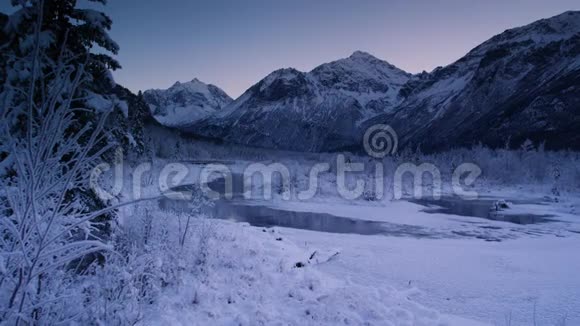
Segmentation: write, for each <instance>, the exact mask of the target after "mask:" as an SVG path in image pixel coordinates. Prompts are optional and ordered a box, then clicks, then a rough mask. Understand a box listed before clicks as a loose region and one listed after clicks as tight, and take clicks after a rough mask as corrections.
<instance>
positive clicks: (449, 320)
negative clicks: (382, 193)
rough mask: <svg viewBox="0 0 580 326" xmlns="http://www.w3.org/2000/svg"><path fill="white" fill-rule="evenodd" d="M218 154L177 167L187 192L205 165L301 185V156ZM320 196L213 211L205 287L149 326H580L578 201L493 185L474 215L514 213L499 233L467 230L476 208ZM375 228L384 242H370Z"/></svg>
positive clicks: (485, 223) (179, 294)
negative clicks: (183, 171) (274, 173)
mask: <svg viewBox="0 0 580 326" xmlns="http://www.w3.org/2000/svg"><path fill="white" fill-rule="evenodd" d="M202 147H203V146H202ZM198 150H199V149H198ZM220 150H223V149H219V147H213V146H209V147H208V148H207V151H205V152H202V155H200V156H201V159H200V158H197V159H181V160H180V162H184V164H188V167H189V171H190V174H189V175H188V177H187V178H186V179H184V180H182V182H181V184H184V185H187V184H193V183H196V180H199V176H198V173H199V170H201V169H202V168H203V166H204V164H208V163H209V162H214V163H216V162H219V163H223V164H226V165H228V166H229V167H230V168H231V170H232V172H233V173H235V174H237V173H241V171H243V170H244V168H245V167H246V166H247V165H248V164H250V163H253V162H270V163H271V162H274V161H276V160H275V159H274V158H273V157H276V159H278V160H281V161H283V162H284V163H285V164H286V165H288V166H292V172H295V171H304V170H305V169H306V167H307V166H308V164H309V163H307V162H308V160H305V159H303V158H296V157H293V156H292V155H293V154H292V153H289V154H288V153H275V154H272V152H270V153H268V152H266V154H263V155H264V156H267V158H266V157H258V159H257V160H251V159H248V157H253V156H254V152H259V150H252V149H247V151H248V152H245V151H246V150H245V149H238V152H239V153H244V154H238V155H237V156H233V157H227V158H226V157H225V156H224V155H220V154H219V151H220ZM210 152H211V154H210ZM204 155H205V157H204ZM169 161H170V160H169ZM165 163H167V159H164V160H159V162H156V165H157V164H158V165H159V166H162V165H163V164H165ZM234 180H235V178H234ZM296 182H297V183H300V180H298V181H296ZM321 182H322V187H321V195H320V196H316V197H315V198H312V199H311V200H308V201H299V200H295V199H292V200H283V199H282V196H281V195H280V194H279V193H276V192H275V194H274V198H273V199H270V200H263V199H261V198H257V199H250V200H248V199H241V198H235V199H234V200H233V201H223V200H220V201H217V202H215V203H214V209H212V210H210V213H208V217H213V218H216V217H217V218H218V219H211V220H210V221H211V222H210V223H214V224H215V226H216V227H215V228H214V229H215V231H214V232H215V234H214V236H212V241H211V245H209V246H208V247H209V248H210V249H209V250H210V251H212V252H213V254H209V255H208V257H210V258H209V260H208V262H209V264H208V268H207V274H206V276H205V277H206V279H205V280H204V281H203V282H201V284H200V282H199V279H198V277H199V276H195V277H194V276H192V277H191V279H190V280H188V279H187V278H185V279H184V281H183V282H184V285H183V286H180V287H179V288H178V289H175V293H172V292H166V293H165V294H164V299H163V300H162V304H161V306H160V307H159V310H156V311H151V312H150V313H149V315H150V318H147V319H148V323H147V324H167V323H171V324H182V325H189V324H192V323H193V324H200V325H203V324H206V323H214V322H217V323H218V324H232V325H234V324H235V325H238V324H241V325H255V324H264V325H269V324H280V325H286V324H292V325H294V324H328V325H336V324H344V325H349V324H354V325H357V324H364V323H368V324H372V325H385V324H389V322H390V324H392V325H576V324H579V323H580V309H578V308H577V307H580V277H578V275H577V271H578V270H580V260H579V259H578V258H577V257H578V253H577V248H579V246H580V223H579V222H580V217H579V216H578V213H577V207H579V205H580V200H578V198H580V197H579V196H577V193H574V192H571V191H566V192H563V193H562V194H558V196H557V197H554V196H553V194H552V193H551V192H550V191H551V190H550V187H549V186H551V185H549V186H544V185H542V184H530V185H529V186H525V187H524V186H522V185H513V186H509V185H497V184H496V183H493V182H491V181H489V180H487V181H486V182H484V183H481V184H478V185H476V187H475V188H474V189H475V190H477V191H478V193H480V198H479V201H475V202H477V203H483V204H485V205H490V204H489V203H493V202H496V201H499V202H503V201H504V200H505V201H506V202H507V204H508V207H507V208H504V209H502V210H501V216H500V217H498V218H497V219H496V220H493V219H488V218H483V217H481V216H479V217H478V216H476V215H477V214H475V215H474V216H469V215H470V212H472V210H470V208H469V204H468V205H467V208H465V207H463V209H462V210H460V211H453V209H452V210H451V211H446V210H444V209H443V208H445V206H446V205H445V204H444V203H441V202H440V204H441V207H439V206H438V205H437V202H431V201H428V202H417V201H413V200H392V199H391V198H389V197H388V196H386V198H384V199H382V200H371V201H368V200H363V199H358V200H345V199H342V198H340V197H339V196H337V195H336V194H335V193H333V192H332V191H330V190H329V189H330V188H331V185H332V183H333V182H334V180H333V179H332V177H331V176H330V175H323V176H322V177H321ZM260 187H261V185H259V186H258V188H260ZM234 188H236V187H234ZM274 189H276V186H274ZM447 190H448V189H444V191H447ZM258 192H259V191H258ZM449 198H450V197H449V196H447V195H446V192H444V194H443V200H444V201H445V200H447V199H449ZM485 207H487V206H485ZM163 208H164V209H167V207H165V206H164V207H163ZM216 208H217V209H216ZM172 209H173V208H170V209H169V211H171V210H172ZM442 209H443V210H442ZM169 211H168V212H169ZM164 212H166V211H159V212H158V214H168V213H164ZM335 217H338V218H344V219H343V220H336V221H335V220H333V218H335ZM305 221H312V222H310V223H309V222H305ZM353 221H355V222H353ZM357 221H358V222H357ZM333 223H334V224H333ZM349 223H351V224H352V225H356V227H353V228H352V230H351V229H349V226H348V225H349ZM366 223H370V224H368V225H367V224H366ZM281 225H282V226H281ZM344 225H346V226H344ZM376 225H381V226H384V228H383V229H381V230H380V231H379V232H374V231H373V230H374V229H372V228H374V227H375V226H376ZM369 228H371V229H370V230H371V232H369V234H364V233H365V232H367V231H368V230H369ZM335 230H338V231H335ZM361 230H364V232H360V231H361ZM358 233H363V234H358ZM191 302H195V304H193V305H190V304H189V303H191Z"/></svg>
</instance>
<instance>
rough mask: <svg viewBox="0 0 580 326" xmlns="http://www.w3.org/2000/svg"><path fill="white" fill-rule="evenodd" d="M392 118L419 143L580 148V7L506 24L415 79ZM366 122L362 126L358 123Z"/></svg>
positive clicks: (386, 117) (403, 140)
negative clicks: (514, 25)
mask: <svg viewBox="0 0 580 326" xmlns="http://www.w3.org/2000/svg"><path fill="white" fill-rule="evenodd" d="M401 95H402V96H405V100H404V101H403V102H402V104H401V105H399V106H398V107H397V108H396V109H395V110H393V111H391V112H387V113H385V114H382V115H379V116H377V117H375V118H372V119H370V120H369V121H366V122H365V123H364V124H363V127H368V126H371V125H373V124H376V123H387V124H389V125H391V126H392V127H393V128H394V129H395V130H396V132H397V133H398V135H399V138H400V139H399V140H400V144H403V145H404V144H409V145H411V144H412V145H413V146H415V145H419V144H420V145H421V147H422V148H423V149H424V150H429V151H430V150H437V149H444V148H449V147H458V146H470V145H473V144H476V143H479V142H482V143H484V144H486V145H489V146H504V145H505V144H508V143H509V145H510V146H512V147H517V146H519V145H520V144H522V143H523V142H524V141H525V140H526V139H531V140H533V141H535V142H536V144H537V143H539V142H543V141H545V142H546V146H547V147H551V148H569V147H572V148H576V149H578V148H580V133H579V132H578V130H580V12H566V13H563V14H561V15H558V16H555V17H552V18H549V19H542V20H539V21H537V22H534V23H532V24H530V25H527V26H524V27H519V28H514V29H510V30H507V31H505V32H503V33H501V34H499V35H497V36H495V37H493V38H491V39H490V40H488V41H486V42H484V43H483V44H481V45H479V46H478V47H476V48H475V49H473V50H472V51H471V52H469V53H468V54H467V55H466V56H465V57H463V58H461V59H459V60H458V61H456V62H455V63H453V64H451V65H448V66H446V67H440V68H437V69H435V70H434V71H433V72H431V73H429V74H422V75H417V76H414V78H412V79H411V80H410V81H409V82H408V83H407V85H405V86H404V87H403V90H402V92H401ZM363 129H364V128H363Z"/></svg>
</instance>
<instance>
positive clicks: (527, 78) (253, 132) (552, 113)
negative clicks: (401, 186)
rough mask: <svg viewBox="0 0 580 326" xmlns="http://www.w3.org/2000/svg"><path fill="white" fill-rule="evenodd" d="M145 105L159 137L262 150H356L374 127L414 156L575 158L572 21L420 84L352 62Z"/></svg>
mask: <svg viewBox="0 0 580 326" xmlns="http://www.w3.org/2000/svg"><path fill="white" fill-rule="evenodd" d="M145 100H146V101H147V102H148V104H149V105H150V107H151V109H152V112H153V115H154V116H155V118H156V119H157V120H158V121H159V122H160V123H162V124H164V125H166V126H170V127H176V128H179V129H180V130H183V131H185V132H189V133H193V134H196V135H200V136H205V137H211V138H219V139H222V140H225V141H227V142H233V143H239V144H245V145H251V146H259V147H268V148H279V149H288V150H298V151H331V150H339V149H347V148H360V145H361V138H362V134H363V133H364V131H365V130H366V128H368V127H369V126H372V125H374V124H377V123H381V124H388V125H390V126H392V127H393V128H394V129H395V131H396V132H397V134H398V136H399V140H400V144H401V145H403V146H404V145H412V146H417V145H421V148H422V149H423V150H426V151H429V150H436V149H445V148H449V147H458V146H470V145H473V144H475V143H479V142H482V143H484V144H486V145H489V146H494V147H497V146H504V145H505V144H506V143H509V145H510V146H512V147H516V146H519V144H521V143H522V142H523V141H524V140H526V139H531V140H533V141H535V142H537V143H539V142H542V141H545V142H546V146H547V147H552V148H567V147H572V148H580V133H578V132H577V131H578V130H580V12H566V13H563V14H561V15H558V16H555V17H552V18H549V19H543V20H540V21H537V22H534V23H532V24H530V25H527V26H524V27H520V28H514V29H510V30H507V31H505V32H503V33H502V34H499V35H497V36H495V37H493V38H491V39H490V40H488V41H486V42H484V43H483V44H481V45H479V46H478V47H476V48H475V49H473V50H472V51H470V52H469V53H468V54H467V55H466V56H464V57H463V58H461V59H459V60H458V61H456V62H454V63H452V64H450V65H448V66H446V67H439V68H437V69H435V70H433V71H432V72H430V73H421V74H417V75H411V74H409V73H407V72H405V71H403V70H401V69H398V68H397V67H395V66H393V65H391V64H390V63H388V62H386V61H382V60H380V59H377V58H375V57H373V56H372V55H370V54H368V53H364V52H360V51H357V52H355V53H353V54H352V55H351V56H350V57H348V58H345V59H341V60H337V61H334V62H330V63H326V64H323V65H320V66H318V67H317V68H315V69H313V70H312V71H310V72H301V71H298V70H295V69H292V68H287V69H280V70H277V71H274V72H272V73H271V74H269V75H268V76H266V77H265V78H264V79H262V80H261V81H259V82H258V83H257V84H255V85H254V86H252V87H251V88H250V89H248V90H247V91H246V92H245V93H244V94H242V95H241V96H240V97H239V98H238V99H236V100H235V101H232V100H231V99H230V98H229V97H228V96H227V95H226V94H225V93H224V92H223V91H221V90H219V88H217V87H215V86H213V85H205V84H203V83H202V82H199V81H197V80H194V81H192V82H190V83H185V84H179V83H178V84H176V85H174V86H172V87H171V88H170V89H168V90H166V91H160V90H154V91H147V92H145Z"/></svg>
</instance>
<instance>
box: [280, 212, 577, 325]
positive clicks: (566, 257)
mask: <svg viewBox="0 0 580 326" xmlns="http://www.w3.org/2000/svg"><path fill="white" fill-rule="evenodd" d="M289 208H290V205H288V206H285V207H284V209H289ZM300 209H301V210H306V209H310V210H311V211H316V212H328V213H332V214H335V215H338V216H351V217H352V216H355V215H357V211H358V213H359V216H361V217H363V218H374V217H377V216H382V217H383V218H381V220H383V221H390V222H396V223H409V224H412V225H425V226H428V227H429V228H432V229H434V230H435V231H441V229H448V228H450V227H451V225H452V224H453V223H455V225H457V226H460V225H461V224H463V222H464V221H467V220H470V219H472V220H474V221H476V220H477V218H467V217H459V216H443V215H442V214H427V213H423V212H420V210H419V209H420V208H418V207H415V205H414V204H410V203H403V202H396V203H393V205H392V213H393V214H390V213H391V207H389V206H388V205H387V206H379V207H377V206H373V207H360V206H354V207H346V206H337V205H336V204H334V205H328V206H326V207H323V205H312V206H310V207H305V206H304V205H303V206H302V207H301V208H300ZM386 212H389V213H386ZM386 215H388V216H393V218H384V216H386ZM454 220H455V221H454ZM479 220H481V219H479ZM486 222H487V221H486ZM578 222H580V220H579V221H577V222H576V223H578ZM489 223H490V224H492V225H494V226H496V227H501V228H513V229H514V230H517V229H518V228H519V229H534V230H542V229H543V228H545V229H546V230H547V232H546V233H547V234H539V233H532V232H530V234H527V233H525V232H523V231H520V232H518V231H512V232H514V233H515V234H518V236H517V237H514V239H508V240H503V241H501V242H494V241H484V240H482V239H478V238H440V239H428V238H419V239H417V238H412V237H393V236H382V235H375V236H369V235H354V234H332V233H321V232H311V231H304V230H296V229H288V228H287V229H283V230H279V232H280V233H281V234H282V235H283V236H284V237H287V238H290V239H293V240H294V241H297V242H298V243H301V244H303V246H304V247H305V248H334V250H336V251H338V252H340V253H341V254H340V258H339V259H336V260H335V261H334V262H333V263H332V264H326V265H325V266H321V267H320V268H321V269H322V270H323V271H325V272H327V273H328V274H330V275H333V276H334V277H338V278H341V279H346V280H349V282H352V283H355V284H361V285H365V286H372V285H379V284H390V285H393V286H395V287H396V288H397V289H406V288H409V287H413V288H417V289H418V292H417V294H416V295H414V296H413V299H414V300H416V301H418V302H420V303H422V304H425V305H427V306H429V307H433V308H435V309H437V310H438V311H440V312H443V313H447V314H456V315H460V316H464V317H469V318H473V319H477V320H480V321H485V322H489V323H493V324H498V325H504V324H506V323H505V321H506V318H508V319H510V318H511V320H512V325H531V324H533V321H534V320H536V322H537V324H538V325H560V322H562V321H566V325H576V324H578V323H580V309H578V307H580V277H578V270H580V260H579V259H578V248H579V246H580V234H577V233H574V232H568V233H565V232H564V231H562V232H560V233H555V232H549V231H550V230H552V229H551V228H550V226H549V223H547V224H545V226H544V227H542V226H538V225H510V224H511V223H506V222H492V221H489ZM436 224H439V227H438V226H436ZM479 227H480V225H477V226H472V228H473V229H477V228H479ZM577 229H578V225H576V226H575V230H577ZM488 230H494V229H488ZM571 230H574V229H571ZM497 231H498V232H502V230H501V229H499V230H497Z"/></svg>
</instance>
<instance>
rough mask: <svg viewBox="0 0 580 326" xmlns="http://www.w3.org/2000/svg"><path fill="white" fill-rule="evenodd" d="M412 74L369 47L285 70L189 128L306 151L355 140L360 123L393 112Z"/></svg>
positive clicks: (333, 147) (347, 144) (229, 138)
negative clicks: (315, 64)
mask: <svg viewBox="0 0 580 326" xmlns="http://www.w3.org/2000/svg"><path fill="white" fill-rule="evenodd" d="M409 78H411V75H410V74H408V73H406V72H404V71H402V70H400V69H398V68H396V67H394V66H393V65H391V64H389V63H388V62H385V61H382V60H379V59H377V58H375V57H373V56H371V55H370V54H367V53H364V52H355V53H353V55H351V56H350V57H348V58H345V59H341V60H338V61H334V62H331V63H327V64H323V65H321V66H319V67H317V68H315V69H314V70H312V71H311V72H308V73H305V72H301V71H298V70H295V69H292V68H288V69H280V70H277V71H274V72H273V73H271V74H270V75H268V76H266V77H265V78H264V79H262V80H261V81H260V82H258V83H257V84H256V85H254V86H252V87H251V88H250V89H248V90H247V91H246V92H245V93H244V94H243V95H242V96H240V97H239V98H238V99H236V100H235V101H234V102H232V103H231V104H230V105H228V107H226V108H225V109H224V110H222V111H221V112H218V113H216V114H214V115H212V116H210V117H208V118H207V119H204V120H201V121H198V122H195V123H193V124H191V125H190V126H188V127H185V128H182V129H184V130H186V131H190V132H194V133H197V134H201V135H203V136H208V137H215V138H222V139H224V140H226V141H230V142H235V143H241V144H247V145H253V146H260V147H269V148H281V149H289V150H300V151H323V150H336V149H340V148H346V147H350V146H354V145H355V139H356V137H355V134H356V132H357V130H358V128H359V123H360V122H361V121H363V120H365V119H368V118H370V117H373V116H376V115H377V114H379V113H383V112H388V111H389V110H391V109H392V108H394V107H395V106H396V105H397V104H398V103H399V102H400V100H401V99H400V98H399V96H398V93H399V90H400V89H401V87H402V86H403V85H404V84H405V83H406V82H407V80H408V79H409Z"/></svg>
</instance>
